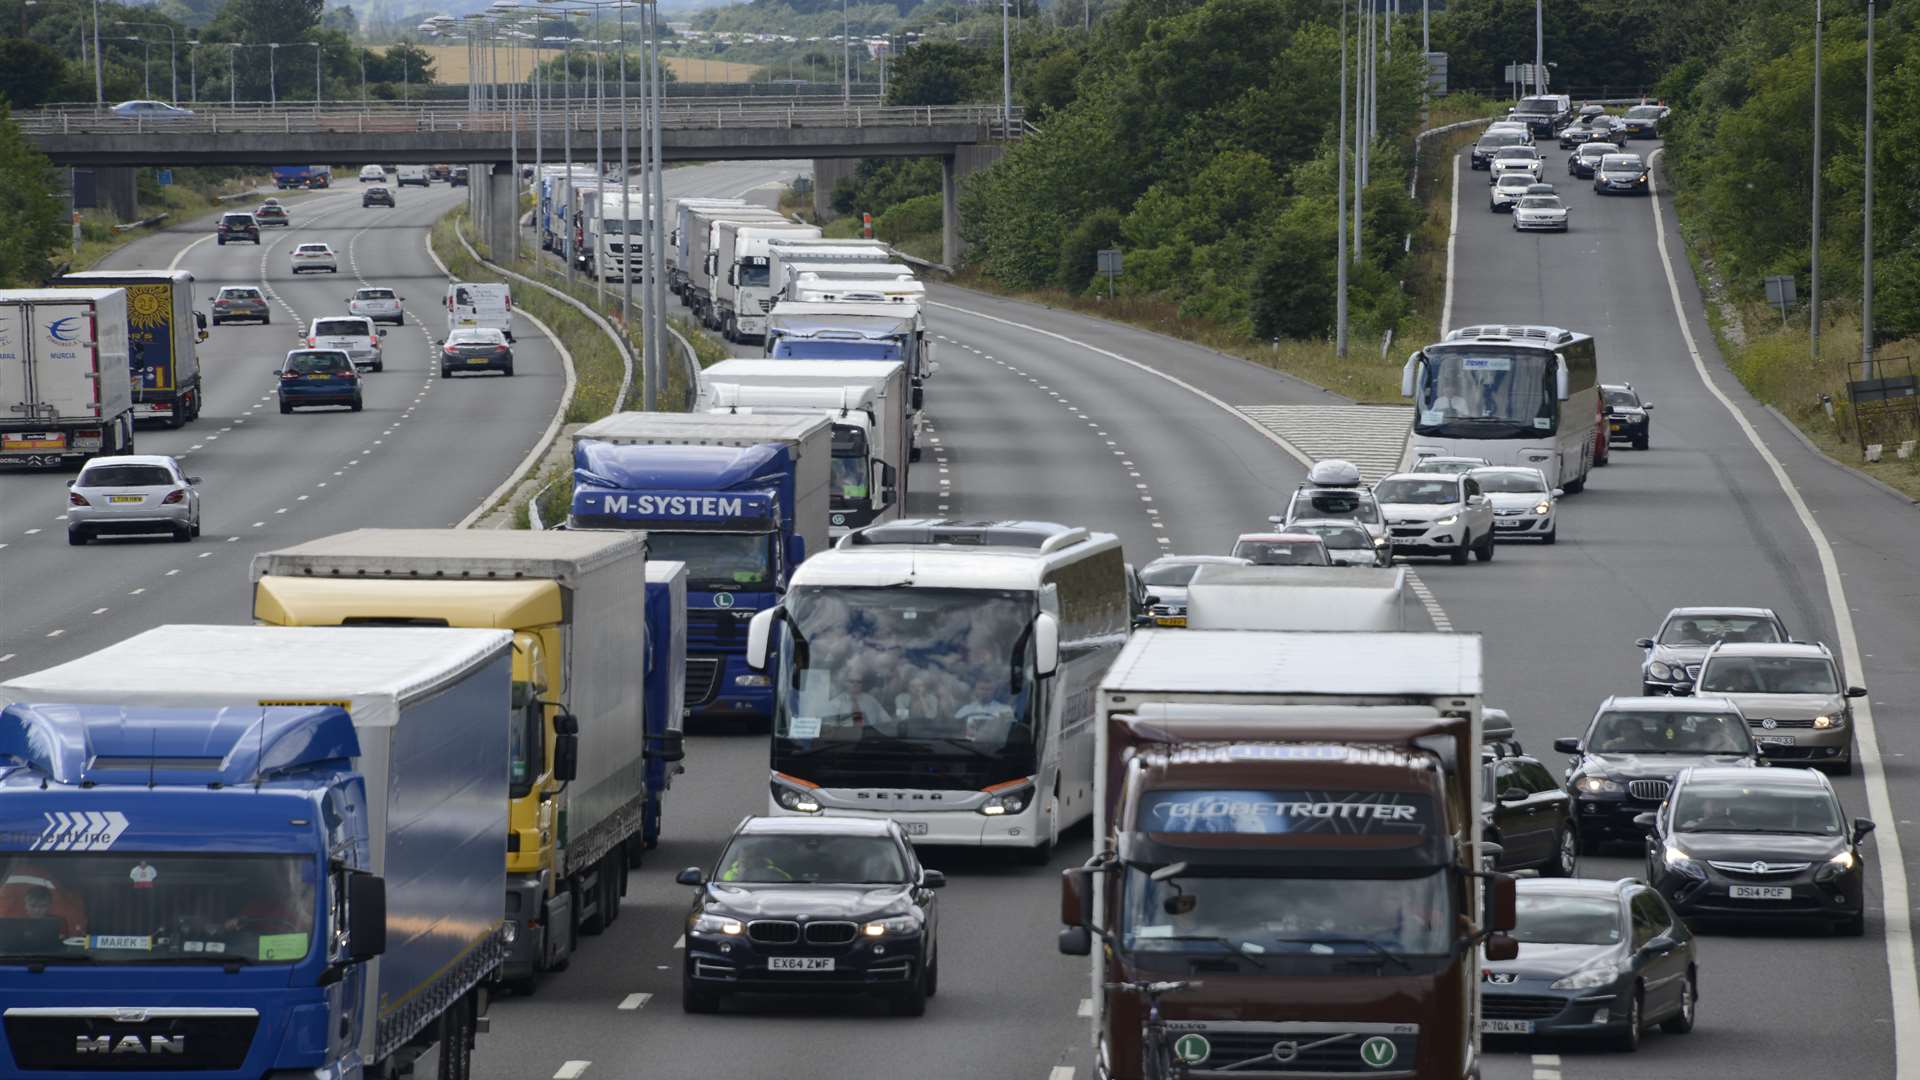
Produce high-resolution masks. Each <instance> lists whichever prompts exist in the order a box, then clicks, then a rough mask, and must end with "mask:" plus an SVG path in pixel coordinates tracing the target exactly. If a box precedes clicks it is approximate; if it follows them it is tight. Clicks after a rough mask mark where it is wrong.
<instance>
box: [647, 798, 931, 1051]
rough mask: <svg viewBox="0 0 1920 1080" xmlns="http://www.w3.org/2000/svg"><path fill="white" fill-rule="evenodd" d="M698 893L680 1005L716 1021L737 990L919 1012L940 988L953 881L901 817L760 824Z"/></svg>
mask: <svg viewBox="0 0 1920 1080" xmlns="http://www.w3.org/2000/svg"><path fill="white" fill-rule="evenodd" d="M676 880H678V881H679V882H680V884H682V885H692V886H694V887H695V888H696V889H697V892H696V893H695V894H694V900H693V908H692V910H691V911H689V912H688V913H687V949H686V953H687V955H686V966H685V969H684V970H683V972H682V976H681V980H682V981H681V1004H682V1006H683V1008H685V1010H686V1011H687V1012H690V1013H707V1012H713V1011H715V1010H717V1009H718V1008H719V1007H720V1004H721V1000H722V999H723V997H724V996H725V995H727V994H729V993H762V994H816V993H820V992H837V993H854V994H872V995H875V996H878V997H880V998H883V999H885V1000H886V1001H887V1003H888V1004H889V1005H890V1006H891V1008H892V1010H893V1012H894V1013H895V1014H897V1015H902V1016H919V1015H920V1014H922V1013H924V1012H925V1011H926V1008H927V999H928V998H930V997H932V996H933V995H934V992H935V990H937V989H938V986H939V971H940V950H939V937H938V931H939V911H938V908H937V906H936V904H935V897H934V890H936V889H939V888H940V887H942V886H944V885H945V884H946V883H947V882H946V877H945V875H943V874H941V873H940V871H938V870H928V869H925V868H923V867H921V865H920V860H919V859H918V858H917V857H915V855H914V851H913V845H911V844H910V843H908V842H907V838H906V834H905V833H903V832H902V831H901V830H900V826H899V825H898V824H896V823H894V822H893V821H890V820H885V819H870V818H843V817H828V818H775V817H750V818H747V819H745V820H744V821H742V822H741V823H740V826H739V828H738V829H736V830H734V834H733V838H732V839H731V840H729V841H728V842H727V847H726V850H725V851H723V852H721V855H720V861H719V862H718V863H716V864H715V865H714V870H713V873H712V875H711V876H709V875H708V874H706V873H704V872H702V871H701V869H700V868H699V867H697V866H690V867H688V868H687V869H685V870H682V871H680V874H679V877H678V878H677V879H676Z"/></svg>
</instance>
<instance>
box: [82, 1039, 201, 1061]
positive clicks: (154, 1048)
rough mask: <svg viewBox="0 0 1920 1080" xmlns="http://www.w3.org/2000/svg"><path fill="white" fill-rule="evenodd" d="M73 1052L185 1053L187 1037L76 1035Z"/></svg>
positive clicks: (109, 1053) (88, 1053)
mask: <svg viewBox="0 0 1920 1080" xmlns="http://www.w3.org/2000/svg"><path fill="white" fill-rule="evenodd" d="M73 1052H74V1053H76V1054H84V1055H86V1056H89V1057H91V1056H93V1055H95V1054H107V1055H111V1056H119V1055H122V1054H185V1053H186V1052H187V1037H186V1036H185V1035H148V1036H146V1037H144V1038H143V1037H141V1036H139V1035H122V1036H120V1037H119V1038H117V1039H116V1038H114V1037H113V1036H111V1035H93V1036H87V1035H76V1036H74V1041H73Z"/></svg>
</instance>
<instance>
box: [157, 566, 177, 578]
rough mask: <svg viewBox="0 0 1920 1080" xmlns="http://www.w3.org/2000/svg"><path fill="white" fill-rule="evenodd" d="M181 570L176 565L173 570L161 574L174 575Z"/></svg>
mask: <svg viewBox="0 0 1920 1080" xmlns="http://www.w3.org/2000/svg"><path fill="white" fill-rule="evenodd" d="M179 572H180V571H179V569H178V568H177V567H176V568H175V569H172V570H169V571H167V572H166V573H165V574H162V575H161V576H162V577H172V576H173V575H175V574H177V573H179Z"/></svg>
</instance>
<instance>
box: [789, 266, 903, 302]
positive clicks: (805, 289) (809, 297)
mask: <svg viewBox="0 0 1920 1080" xmlns="http://www.w3.org/2000/svg"><path fill="white" fill-rule="evenodd" d="M781 299H783V300H798V301H801V302H803V303H827V304H832V303H877V304H914V305H923V304H925V303H926V302H927V285H926V282H924V281H921V280H919V279H918V278H915V277H912V276H910V275H894V274H888V275H886V276H883V277H877V278H876V277H865V278H863V277H837V276H833V275H831V274H823V275H819V276H815V275H810V274H805V273H801V274H797V275H794V276H793V277H790V278H789V279H788V281H787V294H786V295H785V296H783V297H781Z"/></svg>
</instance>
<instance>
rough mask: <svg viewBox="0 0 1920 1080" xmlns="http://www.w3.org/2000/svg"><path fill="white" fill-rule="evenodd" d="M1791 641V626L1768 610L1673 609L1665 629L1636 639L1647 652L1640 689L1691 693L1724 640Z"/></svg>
mask: <svg viewBox="0 0 1920 1080" xmlns="http://www.w3.org/2000/svg"><path fill="white" fill-rule="evenodd" d="M1792 640H1793V639H1792V638H1790V637H1788V636H1787V627H1786V624H1785V623H1782V622H1781V621H1780V616H1778V615H1775V614H1774V613H1773V611H1772V610H1771V609H1769V608H1750V607H1681V608H1674V609H1673V610H1672V611H1669V612H1667V618H1666V621H1664V622H1662V623H1661V624H1660V633H1658V634H1656V635H1655V636H1653V637H1650V638H1641V639H1640V640H1638V641H1636V642H1634V644H1635V645H1636V646H1638V647H1639V648H1641V649H1643V650H1645V652H1646V655H1645V656H1644V657H1642V658H1641V661H1640V688H1641V690H1642V691H1643V692H1645V693H1648V694H1671V693H1675V692H1679V693H1682V694H1684V693H1687V692H1689V691H1690V690H1692V689H1693V683H1694V680H1695V679H1698V678H1699V677H1700V662H1701V661H1702V660H1704V659H1706V656H1707V650H1708V649H1710V648H1712V647H1713V646H1715V645H1718V644H1720V643H1721V642H1723V641H1761V642H1767V641H1792Z"/></svg>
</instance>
